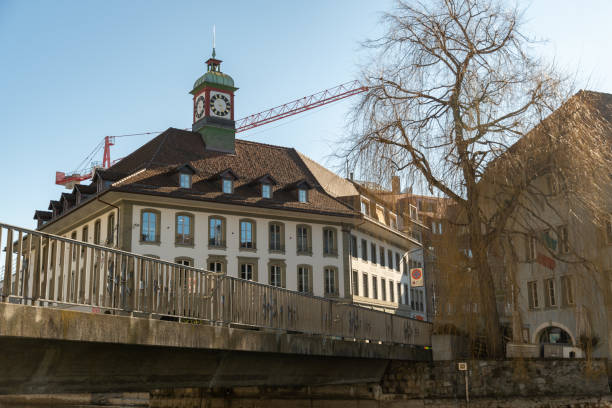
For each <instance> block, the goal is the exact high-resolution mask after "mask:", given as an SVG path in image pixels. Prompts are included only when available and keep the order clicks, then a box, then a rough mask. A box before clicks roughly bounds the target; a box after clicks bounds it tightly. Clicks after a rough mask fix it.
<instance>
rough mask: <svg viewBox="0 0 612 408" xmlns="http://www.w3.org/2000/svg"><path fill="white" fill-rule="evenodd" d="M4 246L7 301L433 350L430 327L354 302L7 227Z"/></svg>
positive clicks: (0, 230) (2, 228)
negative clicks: (413, 346)
mask: <svg viewBox="0 0 612 408" xmlns="http://www.w3.org/2000/svg"><path fill="white" fill-rule="evenodd" d="M5 236H6V238H5V239H4V240H2V238H3V237H5ZM14 238H16V240H15V239H14ZM2 244H4V245H5V246H6V253H7V255H6V257H5V259H4V260H3V261H4V264H2V265H1V266H2V273H1V274H2V276H1V277H3V278H4V281H3V284H2V287H1V293H2V300H4V301H11V302H13V303H22V304H26V305H36V306H44V307H69V308H77V309H78V310H81V311H89V312H93V313H102V312H110V313H114V312H119V311H121V312H130V313H137V314H138V316H149V317H151V318H164V317H171V318H173V319H181V320H187V321H197V322H200V323H214V324H222V325H231V324H235V325H242V326H252V327H259V328H270V329H277V330H285V331H291V332H294V331H298V332H304V333H309V334H317V335H325V336H333V337H342V338H350V339H361V340H369V341H378V342H388V343H403V344H422V345H428V344H429V335H430V332H431V325H430V324H429V323H426V322H420V321H417V320H415V319H410V318H408V317H403V316H398V315H391V314H388V313H385V312H383V311H377V310H372V309H368V308H365V307H361V306H358V305H355V304H352V303H346V302H338V301H336V300H333V299H328V298H320V297H316V296H312V295H310V294H303V293H298V292H292V291H288V290H286V289H283V288H279V287H275V286H269V285H263V284H260V283H257V282H252V281H246V280H242V279H238V278H234V277H230V276H227V275H223V274H219V273H214V272H210V271H206V270H203V269H197V268H194V267H190V266H186V265H179V264H175V263H172V262H167V261H163V260H159V259H153V258H150V257H147V256H143V255H138V254H134V253H130V252H126V251H121V250H118V249H114V248H107V247H104V246H101V245H95V244H90V243H85V242H80V241H76V240H72V239H67V238H64V237H60V236H55V235H50V234H45V233H41V232H38V231H31V230H27V229H24V228H19V227H14V226H10V225H6V224H0V247H1V246H2ZM9 271H10V272H9ZM4 283H6V284H4Z"/></svg>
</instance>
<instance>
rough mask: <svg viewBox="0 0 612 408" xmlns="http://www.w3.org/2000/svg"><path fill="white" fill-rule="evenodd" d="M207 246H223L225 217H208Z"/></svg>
mask: <svg viewBox="0 0 612 408" xmlns="http://www.w3.org/2000/svg"><path fill="white" fill-rule="evenodd" d="M208 246H209V247H216V248H225V219H224V218H221V217H218V216H213V217H209V218H208Z"/></svg>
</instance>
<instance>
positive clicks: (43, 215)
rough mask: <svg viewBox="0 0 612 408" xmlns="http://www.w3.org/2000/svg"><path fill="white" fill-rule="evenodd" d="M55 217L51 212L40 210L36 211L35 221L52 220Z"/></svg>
mask: <svg viewBox="0 0 612 408" xmlns="http://www.w3.org/2000/svg"><path fill="white" fill-rule="evenodd" d="M52 216H53V213H52V212H51V211H40V210H36V211H35V212H34V219H35V220H45V221H47V220H50V219H51V217H52Z"/></svg>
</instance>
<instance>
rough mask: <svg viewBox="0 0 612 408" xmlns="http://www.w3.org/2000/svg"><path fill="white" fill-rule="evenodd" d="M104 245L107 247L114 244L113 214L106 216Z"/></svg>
mask: <svg viewBox="0 0 612 408" xmlns="http://www.w3.org/2000/svg"><path fill="white" fill-rule="evenodd" d="M106 243H107V244H108V245H113V244H114V243H115V214H110V215H109V216H108V221H107V224H106Z"/></svg>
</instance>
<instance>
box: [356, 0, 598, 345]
mask: <svg viewBox="0 0 612 408" xmlns="http://www.w3.org/2000/svg"><path fill="white" fill-rule="evenodd" d="M521 21H522V14H521V11H520V10H519V9H517V8H507V7H505V6H504V5H503V4H502V3H501V2H498V1H496V0H436V1H433V0H427V1H423V2H416V1H410V2H408V1H398V3H397V7H396V8H395V9H394V10H393V11H392V12H389V13H387V14H385V15H384V17H383V22H384V24H385V25H386V27H387V32H386V33H385V34H384V35H383V36H382V37H381V38H379V39H377V40H372V41H369V42H368V43H366V46H367V47H369V48H371V49H372V50H373V57H372V59H371V64H370V65H369V66H368V67H367V68H366V69H365V72H364V79H363V80H364V82H366V84H367V85H368V86H369V91H368V92H367V93H366V94H365V95H364V96H363V98H362V99H361V101H360V103H359V104H358V105H357V106H356V109H355V111H354V120H353V121H352V123H353V124H354V127H355V128H354V132H353V134H352V136H351V137H350V139H348V140H347V146H348V149H347V151H346V156H347V157H348V159H349V160H350V162H351V163H355V166H356V167H358V168H359V170H360V171H361V172H362V173H366V174H367V175H368V176H370V177H372V176H374V177H380V178H384V179H386V180H388V178H387V177H389V176H390V175H391V174H396V173H400V174H402V175H403V177H404V179H406V180H411V181H412V182H413V183H415V184H417V186H418V185H420V186H421V188H422V189H423V188H424V189H427V190H429V191H430V192H431V193H432V194H441V195H443V196H445V197H448V198H450V199H451V200H452V201H453V202H454V204H455V209H454V213H455V214H460V215H461V216H460V218H458V219H456V220H455V222H456V223H458V224H462V225H460V227H461V228H458V229H457V230H458V231H459V230H460V231H461V233H462V234H464V235H465V237H466V240H467V245H468V247H469V249H470V250H471V254H470V256H469V257H466V259H465V263H466V265H467V267H468V268H469V270H470V271H472V272H471V275H470V276H471V277H470V279H472V280H473V281H474V282H475V283H476V285H477V287H478V296H476V297H477V298H478V302H479V309H480V310H479V313H480V316H481V319H480V323H481V329H482V330H483V331H484V332H485V333H486V338H487V346H488V352H489V354H490V355H499V354H500V353H501V335H500V331H499V315H498V311H497V307H496V299H495V283H494V276H493V274H492V271H491V268H490V264H489V261H488V253H489V251H490V250H491V249H492V247H491V244H492V243H493V242H499V240H500V239H501V238H502V237H506V238H507V237H511V238H514V235H512V234H509V233H508V230H507V226H508V225H509V224H511V223H512V222H513V221H511V219H512V217H513V214H516V213H517V208H518V207H522V208H523V209H527V208H529V203H526V202H525V200H529V199H528V198H526V197H525V195H526V194H527V193H529V192H533V191H532V190H534V185H535V184H534V180H535V179H537V177H538V176H539V175H541V173H538V172H533V171H531V170H533V169H531V168H529V166H528V165H527V164H525V163H527V162H528V163H532V162H533V160H526V159H527V157H526V155H532V154H533V153H534V152H533V151H530V150H529V149H520V154H519V153H518V152H516V154H514V155H509V154H508V152H509V148H510V146H512V145H513V144H514V143H515V142H516V141H517V140H519V139H520V138H521V137H522V136H524V135H526V134H527V133H528V132H529V131H530V130H532V129H533V128H534V126H535V125H537V124H539V123H540V122H541V121H542V119H543V118H545V117H546V116H547V115H549V114H550V113H551V112H553V110H554V109H556V108H557V107H558V106H559V105H560V104H561V102H562V101H563V100H564V99H565V98H566V95H567V94H568V92H569V90H568V89H567V86H566V80H565V78H564V77H563V76H562V75H560V74H559V73H558V72H556V70H555V69H554V68H553V66H552V65H550V64H546V63H544V62H543V61H542V60H541V59H539V58H538V57H537V56H535V55H533V52H532V48H533V47H532V46H533V45H534V44H536V42H534V41H532V40H530V39H529V38H528V37H527V36H525V35H523V34H522V33H521ZM566 118H567V117H566ZM574 119H575V118H574ZM555 130H558V129H555ZM543 133H546V134H548V135H550V134H552V133H553V132H543ZM549 137H552V136H549ZM595 139H596V138H589V139H588V140H584V141H581V143H583V144H584V146H582V147H585V148H586V150H582V152H583V153H584V156H588V155H589V152H588V149H590V148H591V147H592V146H591V145H589V144H593V143H595V141H594V140H595ZM534 143H535V142H534ZM561 145H562V146H561ZM540 146H542V148H541V149H538V154H540V156H544V155H548V156H547V159H550V158H551V157H552V158H561V157H562V156H558V155H557V153H558V152H559V151H565V152H566V153H567V152H571V149H572V148H573V147H576V144H575V141H572V140H570V138H567V137H566V138H565V140H564V143H560V146H558V147H559V148H561V147H562V149H559V150H557V151H553V149H550V148H548V149H546V148H545V147H546V146H547V145H545V144H544V145H543V144H540ZM548 147H550V145H548ZM502 156H503V157H504V159H503V160H499V158H500V157H502ZM534 157H535V156H534ZM565 157H567V155H566V156H565ZM538 158H539V157H536V159H538ZM599 159H601V160H599ZM588 160H590V158H589V157H583V158H582V162H585V163H586V162H588ZM602 160H603V158H601V157H599V158H598V161H595V162H592V166H593V167H597V166H600V165H601V163H602ZM496 161H498V162H502V161H503V162H504V163H505V164H503V165H501V164H499V165H498V171H497V173H496V174H498V183H499V180H500V177H499V175H500V174H504V176H508V175H509V176H510V177H507V178H506V179H504V184H506V185H505V186H504V192H505V193H504V194H505V196H504V199H503V200H501V199H499V200H489V199H488V198H485V197H483V188H482V180H483V177H484V176H485V174H486V172H487V171H489V172H490V169H489V167H490V165H491V163H494V162H496ZM522 163H523V164H522ZM564 167H565V170H564V171H566V170H567V166H564ZM585 170H586V168H585ZM509 172H510V173H509ZM530 172H531V173H530ZM518 174H521V177H518V179H520V180H521V182H520V183H519V182H516V180H517V177H515V176H517V175H518ZM527 174H530V175H529V177H527V176H526V175H527ZM364 175H365V174H364ZM567 178H568V179H569V178H571V177H567ZM568 182H569V180H568ZM496 197H497V198H499V197H501V195H500V196H497V195H496ZM485 201H486V203H485ZM492 203H494V204H495V205H492ZM591 207H594V205H592V206H591ZM525 211H526V210H525ZM457 220H460V221H457ZM463 276H465V274H463ZM474 276H475V279H474Z"/></svg>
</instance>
